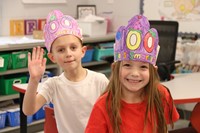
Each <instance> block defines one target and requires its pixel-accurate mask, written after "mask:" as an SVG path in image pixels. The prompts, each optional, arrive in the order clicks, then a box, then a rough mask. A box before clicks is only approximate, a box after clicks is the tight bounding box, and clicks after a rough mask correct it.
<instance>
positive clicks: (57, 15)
mask: <svg viewBox="0 0 200 133" xmlns="http://www.w3.org/2000/svg"><path fill="white" fill-rule="evenodd" d="M67 34H71V35H75V36H76V37H78V38H79V39H81V40H82V39H83V37H82V31H81V29H80V28H79V26H78V23H77V21H76V20H75V19H74V18H72V17H71V16H68V15H64V14H63V13H62V12H61V11H59V10H53V11H52V12H50V13H49V14H48V16H47V19H46V24H45V25H44V39H45V46H46V48H47V50H48V51H50V49H51V45H52V43H53V42H54V40H55V39H56V38H58V37H60V36H63V35H67Z"/></svg>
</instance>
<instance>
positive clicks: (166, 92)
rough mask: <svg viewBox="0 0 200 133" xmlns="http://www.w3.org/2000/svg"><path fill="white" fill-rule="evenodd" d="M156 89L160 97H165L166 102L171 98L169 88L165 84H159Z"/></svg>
mask: <svg viewBox="0 0 200 133" xmlns="http://www.w3.org/2000/svg"><path fill="white" fill-rule="evenodd" d="M158 90H159V92H160V94H161V95H162V97H163V98H164V99H166V100H167V101H168V102H169V101H171V100H172V96H171V93H170V90H169V89H168V88H167V87H166V86H164V85H162V84H159V85H158Z"/></svg>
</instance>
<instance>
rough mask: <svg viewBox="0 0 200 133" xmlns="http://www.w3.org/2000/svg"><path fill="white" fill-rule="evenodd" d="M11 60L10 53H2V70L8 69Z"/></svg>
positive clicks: (0, 63) (0, 70)
mask: <svg viewBox="0 0 200 133" xmlns="http://www.w3.org/2000/svg"><path fill="white" fill-rule="evenodd" d="M9 62H10V54H7V53H1V54H0V72H4V71H6V70H7V69H8V64H9Z"/></svg>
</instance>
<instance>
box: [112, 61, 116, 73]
mask: <svg viewBox="0 0 200 133" xmlns="http://www.w3.org/2000/svg"><path fill="white" fill-rule="evenodd" d="M115 64H116V63H115V62H113V63H112V64H111V69H112V71H113V70H114V68H115Z"/></svg>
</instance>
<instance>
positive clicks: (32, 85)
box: [23, 47, 46, 115]
mask: <svg viewBox="0 0 200 133" xmlns="http://www.w3.org/2000/svg"><path fill="white" fill-rule="evenodd" d="M43 52H44V50H43V49H42V48H40V47H37V48H33V52H32V55H31V54H30V53H29V54H28V70H29V74H30V78H29V82H28V87H27V90H26V93H25V96H24V101H23V112H24V114H26V115H32V114H34V113H35V112H37V111H38V110H39V109H40V108H41V107H42V106H43V105H44V104H45V103H46V100H45V98H44V97H43V96H42V95H39V94H37V87H38V84H39V81H40V79H41V77H42V75H43V74H44V72H45V68H46V59H44V58H43Z"/></svg>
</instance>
